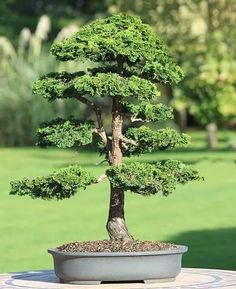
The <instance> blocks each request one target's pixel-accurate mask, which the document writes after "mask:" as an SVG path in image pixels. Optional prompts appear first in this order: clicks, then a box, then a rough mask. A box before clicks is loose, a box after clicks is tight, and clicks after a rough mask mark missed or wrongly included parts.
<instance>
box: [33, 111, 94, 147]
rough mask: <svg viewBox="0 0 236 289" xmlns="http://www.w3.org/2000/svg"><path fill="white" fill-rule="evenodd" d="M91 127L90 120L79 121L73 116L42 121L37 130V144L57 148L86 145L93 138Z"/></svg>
mask: <svg viewBox="0 0 236 289" xmlns="http://www.w3.org/2000/svg"><path fill="white" fill-rule="evenodd" d="M92 128H93V122H92V121H84V122H81V121H80V120H78V119H76V118H74V117H70V118H69V119H63V118H57V119H54V120H52V121H49V122H44V123H43V124H42V125H41V127H40V128H39V129H38V130H37V136H38V145H39V146H51V145H55V146H57V147H59V148H70V147H73V146H75V147H77V146H81V145H87V144H89V143H91V142H92V140H93V133H92Z"/></svg>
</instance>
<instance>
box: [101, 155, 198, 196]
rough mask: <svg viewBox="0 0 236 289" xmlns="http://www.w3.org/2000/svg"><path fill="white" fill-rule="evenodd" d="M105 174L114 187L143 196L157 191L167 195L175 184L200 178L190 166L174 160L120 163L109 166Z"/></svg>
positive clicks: (174, 187)
mask: <svg viewBox="0 0 236 289" xmlns="http://www.w3.org/2000/svg"><path fill="white" fill-rule="evenodd" d="M106 174H107V176H108V178H109V180H110V182H111V183H112V184H113V185H114V186H115V187H118V188H123V189H124V190H125V191H131V192H133V193H137V194H141V195H144V196H146V195H153V194H157V193H162V194H163V195H165V196H167V195H169V194H170V193H172V192H173V191H174V190H175V189H176V185H177V184H182V185H184V184H186V183H187V182H189V181H194V180H200V177H199V175H198V172H197V171H196V170H194V169H193V168H192V167H191V166H187V165H185V164H184V163H182V162H179V161H174V160H167V161H161V162H156V163H153V164H149V163H140V162H135V163H129V164H122V165H119V166H116V167H111V168H109V169H108V170H107V171H106Z"/></svg>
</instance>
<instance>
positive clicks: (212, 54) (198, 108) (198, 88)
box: [108, 0, 236, 148]
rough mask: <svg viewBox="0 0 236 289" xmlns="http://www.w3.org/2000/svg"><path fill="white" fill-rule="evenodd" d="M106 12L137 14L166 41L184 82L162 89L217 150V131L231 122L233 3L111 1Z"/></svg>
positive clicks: (218, 0)
mask: <svg viewBox="0 0 236 289" xmlns="http://www.w3.org/2000/svg"><path fill="white" fill-rule="evenodd" d="M108 11H110V12H111V13H113V12H118V11H122V12H129V13H135V14H138V15H140V16H141V17H142V18H143V19H145V20H146V21H147V22H148V23H149V24H151V25H152V26H153V27H154V29H155V30H156V31H157V32H158V34H160V35H161V37H162V38H163V39H164V40H165V42H167V44H168V45H169V46H170V48H171V50H172V51H173V53H174V56H175V58H176V59H177V61H178V63H179V64H180V65H181V66H182V67H183V70H184V71H185V72H186V77H185V78H184V79H183V81H182V82H181V83H180V85H179V86H178V87H177V88H174V89H173V87H171V86H170V85H169V84H166V85H165V86H164V90H165V94H166V97H167V99H168V100H170V101H171V100H174V101H172V105H174V107H175V108H176V110H177V111H178V113H179V119H180V121H179V124H180V127H181V129H182V130H184V129H185V128H186V126H187V114H191V115H192V116H193V117H194V118H195V120H196V122H197V123H198V124H200V125H201V126H204V127H206V131H207V139H208V146H209V147H210V148H213V147H216V145H217V137H216V134H215V133H216V128H217V126H219V125H220V126H221V127H223V126H225V125H226V124H227V123H228V122H229V121H230V120H233V121H235V115H236V111H235V107H236V106H235V101H236V94H235V93H236V90H235V83H236V73H235V72H236V70H235V69H236V68H235V67H236V66H235V59H236V55H235V49H234V44H233V43H234V41H235V35H236V27H235V18H236V16H235V15H236V3H235V1H233V0H227V1H225V0H210V1H208V0H198V1H191V0H190V1H182V0H170V1H164V0H158V1H156V0H153V1H142V0H138V1H135V3H133V1H129V0H127V1H124V0H119V1H112V0H111V1H110V6H109V8H108Z"/></svg>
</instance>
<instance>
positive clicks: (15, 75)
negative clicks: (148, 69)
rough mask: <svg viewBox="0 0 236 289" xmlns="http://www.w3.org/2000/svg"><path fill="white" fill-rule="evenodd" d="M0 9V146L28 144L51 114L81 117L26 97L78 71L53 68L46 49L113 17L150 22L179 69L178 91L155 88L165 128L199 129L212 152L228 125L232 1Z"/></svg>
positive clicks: (38, 1)
mask: <svg viewBox="0 0 236 289" xmlns="http://www.w3.org/2000/svg"><path fill="white" fill-rule="evenodd" d="M0 11H1V13H0V14H1V16H0V35H1V36H0V145H2V146H7V145H8V146H24V145H32V144H33V143H34V142H35V137H34V131H35V129H36V128H37V127H38V126H39V124H40V123H41V122H42V121H45V120H48V119H51V118H54V117H55V116H67V115H71V114H75V113H76V114H77V115H80V117H81V118H84V117H85V116H86V115H87V114H88V112H87V111H85V109H84V108H83V107H81V106H78V104H77V103H76V102H73V101H69V102H68V101H66V102H63V101H57V102H56V103H54V104H52V103H50V104H48V103H46V101H45V100H43V99H40V98H39V97H36V96H33V95H32V93H31V87H32V82H33V81H34V80H35V79H37V78H38V77H39V76H40V75H42V74H44V73H46V72H48V71H60V70H70V71H74V70H76V69H77V68H78V67H80V68H79V69H81V66H82V65H83V64H81V63H80V64H78V63H69V64H65V63H63V64H61V63H58V62H57V61H56V60H55V59H54V58H53V57H52V56H50V55H49V47H50V44H51V43H52V42H53V41H55V40H60V39H63V38H64V37H67V36H69V35H71V34H72V33H73V32H75V31H76V30H78V29H79V27H81V26H82V25H84V24H86V23H89V22H90V21H92V20H93V19H95V18H98V17H104V16H107V15H111V14H114V13H119V12H123V13H128V14H135V15H139V16H140V17H141V18H142V19H143V20H144V21H145V22H147V23H149V24H151V25H152V27H153V29H154V30H155V31H156V33H157V34H158V35H159V36H160V38H161V39H162V40H163V41H164V42H165V43H166V44H167V45H168V46H169V47H170V49H171V52H172V55H173V56H174V57H175V59H176V60H177V62H178V63H179V64H180V65H181V66H182V67H183V69H184V72H185V78H184V80H183V81H182V82H181V83H180V84H179V85H178V87H170V86H169V85H166V86H165V87H163V88H162V91H163V97H164V101H165V102H167V103H169V104H171V105H173V106H174V108H175V113H176V118H175V119H176V120H175V123H173V125H175V126H176V125H177V126H178V127H179V129H180V130H182V131H185V130H186V129H190V128H191V129H192V128H194V129H202V128H204V129H205V128H206V130H207V140H208V146H209V147H210V148H216V147H217V135H216V131H217V128H218V127H219V128H227V129H234V128H235V124H236V51H235V49H234V42H235V39H236V26H235V20H236V2H235V1H234V0H168V1H166V0H148V1H146V0H136V1H133V0H101V1H94V0H86V1H85V0H84V1H83V0H67V1H66V0H63V1H55V0H54V1H53V0H50V1H46V0H35V1H33V0H31V1H30V0H21V1H16V0H2V1H1V3H0ZM105 104H106V103H105ZM231 142H233V141H231ZM232 146H234V144H233V145H232Z"/></svg>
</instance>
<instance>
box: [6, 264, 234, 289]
mask: <svg viewBox="0 0 236 289" xmlns="http://www.w3.org/2000/svg"><path fill="white" fill-rule="evenodd" d="M24 288H25V289H35V288H36V289H63V288H66V289H79V288H80V289H145V288H153V289H154V288H157V289H158V288H163V289H211V288H217V289H224V288H225V289H236V271H225V270H214V269H194V268H183V269H182V271H181V273H180V275H179V276H178V277H177V278H176V280H175V281H174V282H167V283H155V284H143V283H123V284H101V285H68V284H61V283H59V281H58V279H57V277H56V276H55V274H54V272H53V271H52V270H38V271H28V272H18V273H6V274H0V289H24Z"/></svg>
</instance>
